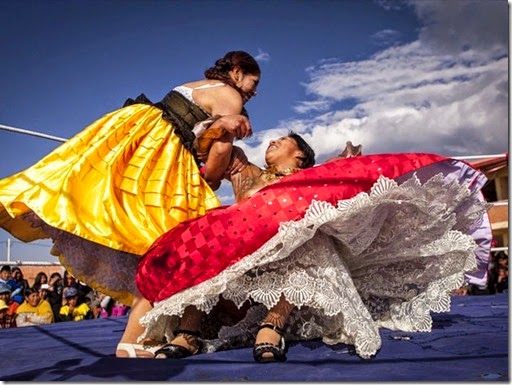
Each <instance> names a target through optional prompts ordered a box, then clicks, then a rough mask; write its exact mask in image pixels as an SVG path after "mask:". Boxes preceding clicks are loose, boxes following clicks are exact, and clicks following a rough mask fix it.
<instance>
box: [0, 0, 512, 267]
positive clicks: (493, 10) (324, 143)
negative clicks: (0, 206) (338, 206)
mask: <svg viewBox="0 0 512 385" xmlns="http://www.w3.org/2000/svg"><path fill="white" fill-rule="evenodd" d="M0 23H1V24H0V25H1V26H2V27H1V28H0V34H1V37H2V38H1V42H2V44H1V49H2V54H3V55H2V56H3V60H2V66H1V71H0V85H1V86H0V124H2V125H6V126H13V127H17V128H22V129H26V130H33V131H37V132H42V133H45V134H48V135H53V136H57V137H62V138H70V137H71V136H73V135H75V134H76V133H78V132H79V131H81V130H82V129H84V128H85V127H86V126H87V125H88V124H90V123H92V122H93V121H94V120H96V119H97V118H99V117H100V116H102V115H104V114H105V113H107V112H109V111H112V110H114V109H117V108H118V107H120V106H121V105H122V104H123V103H124V101H125V100H126V99H127V98H128V97H134V96H137V95H138V94H140V93H141V92H143V93H145V94H146V95H147V96H148V97H149V98H150V99H151V100H153V101H158V100H159V99H160V98H162V97H163V96H164V95H165V94H166V93H167V92H168V91H169V90H170V89H171V88H172V87H173V86H175V85H179V84H181V83H184V82H187V81H191V80H195V79H198V78H201V77H202V75H203V72H204V70H205V69H206V68H208V67H209V66H210V65H211V64H213V62H214V61H215V60H216V59H217V58H219V57H221V56H222V55H223V54H224V53H225V52H227V51H230V50H245V51H247V52H249V53H251V54H252V55H253V56H255V57H256V58H257V59H258V61H259V63H260V66H261V69H262V79H261V83H260V87H259V90H258V96H257V97H256V98H254V99H252V100H251V101H250V102H249V103H248V104H247V109H248V111H249V114H250V117H251V122H252V125H253V129H254V131H255V134H254V135H253V137H252V138H251V139H249V140H248V141H245V142H239V143H237V145H240V146H241V147H242V148H244V150H246V152H247V154H248V156H249V158H250V159H251V160H253V161H254V163H256V164H258V165H263V156H262V154H263V149H264V148H265V147H266V145H267V143H268V141H269V140H270V139H272V138H275V137H278V136H281V135H283V134H286V132H288V130H289V129H293V130H294V131H296V132H299V133H301V134H302V135H303V136H304V138H305V139H306V140H308V142H309V143H311V144H312V146H313V148H314V149H315V151H316V153H317V160H318V161H319V162H321V161H322V160H324V159H326V158H327V157H328V156H331V155H333V154H335V153H336V152H337V151H339V150H341V149H342V148H343V147H344V144H345V142H346V141H347V140H351V141H352V142H353V143H355V144H359V143H361V144H363V152H364V153H382V152H399V151H411V152H436V153H439V154H442V155H448V156H464V155H482V154H498V153H503V152H507V151H508V127H509V121H508V107H509V101H508V95H509V85H508V49H509V30H508V28H509V27H508V24H509V4H508V3H507V1H505V0H479V1H470V0H448V1H439V0H434V1H429V0H419V1H401V0H380V1H369V0H368V1H366V0H354V1H349V0H332V1H327V0H309V1H292V0H279V1H277V0H275V1H270V0H268V1H265V0H246V1H240V0H234V1H231V0H229V1H228V0H226V1H222V0H218V1H213V0H211V1H198V0H188V1H171V0H160V1H155V0H137V1H135V0H128V1H126V0H125V1H121V0H116V1H107V0H103V1H97V0H89V1H85V0H83V1H76V0H66V1H63V0H62V1H54V0H46V1H43V0H39V1H23V0H20V1H11V2H8V1H3V2H1V3H0ZM58 145H59V143H58V142H55V141H51V140H47V139H41V138H36V137H32V136H26V135H22V134H18V133H12V132H7V131H3V130H0V156H1V158H2V161H1V162H0V177H6V176H9V175H11V174H13V173H15V172H18V171H21V170H22V169H24V168H26V167H29V166H30V165H32V164H33V163H35V162H36V161H37V160H39V159H40V158H42V157H43V156H45V155H46V154H48V153H49V152H50V151H51V150H52V149H54V148H55V147H57V146H58ZM218 193H219V196H220V197H221V200H222V201H223V202H224V203H226V204H228V203H231V202H232V199H233V198H232V194H231V191H230V186H229V184H227V183H224V184H223V186H222V187H221V189H220V190H219V191H218ZM7 238H9V235H8V234H7V233H6V232H4V231H0V260H5V259H6V254H7V252H6V240H7ZM48 244H49V242H39V241H38V242H33V243H32V244H29V245H24V244H21V243H19V242H17V241H16V240H14V239H13V240H12V247H11V259H22V260H39V259H43V260H49V261H55V259H54V258H53V257H48V249H49V248H48Z"/></svg>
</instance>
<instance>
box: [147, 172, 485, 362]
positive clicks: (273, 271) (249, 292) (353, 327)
mask: <svg viewBox="0 0 512 385" xmlns="http://www.w3.org/2000/svg"><path fill="white" fill-rule="evenodd" d="M486 210H487V205H486V204H485V203H483V202H482V201H481V200H480V196H479V193H478V192H471V191H470V190H469V189H468V188H467V187H466V186H465V185H463V184H459V183H458V182H457V181H447V180H445V178H443V176H442V175H441V174H439V175H436V176H434V177H432V178H431V179H430V180H428V181H427V182H425V183H424V184H421V182H420V181H419V179H418V178H416V176H412V177H411V178H410V179H409V180H407V181H405V182H404V183H403V184H401V185H398V184H397V183H396V182H395V181H393V180H391V179H387V178H384V177H381V178H380V179H379V180H378V181H377V182H376V183H375V185H374V186H373V187H372V189H371V191H370V192H369V193H361V194H358V195H357V196H355V197H354V198H352V199H348V200H343V201H340V202H338V205H337V206H336V207H335V206H333V205H331V204H329V203H326V202H322V201H313V202H312V204H311V205H310V207H309V209H308V211H307V212H306V215H305V216H304V218H303V219H302V220H299V221H292V222H287V223H282V224H281V226H280V229H279V232H278V233H277V234H276V235H275V236H274V237H273V238H272V239H270V240H269V241H268V242H267V243H266V244H265V245H263V246H262V247H261V248H260V249H259V250H257V251H256V252H255V253H253V254H251V255H248V256H246V257H245V258H243V259H242V260H241V261H239V262H238V263H236V264H235V265H233V266H231V267H229V268H228V269H226V270H224V271H223V272H222V273H221V274H219V275H217V276H216V277H214V278H212V279H210V280H208V281H206V282H203V283H201V284H199V285H197V286H194V287H192V288H190V289H187V290H184V291H182V292H180V293H178V294H176V295H174V296H172V297H170V298H168V299H166V300H164V301H161V302H159V303H158V304H156V305H155V307H154V308H153V309H152V310H151V311H150V312H149V313H147V314H146V315H145V316H144V317H143V318H142V319H141V324H142V325H144V326H146V328H147V329H146V332H145V334H144V336H142V337H141V338H144V337H146V336H150V337H159V338H161V337H162V334H163V333H165V334H166V335H167V338H172V330H170V329H169V328H170V327H174V325H176V323H177V317H179V316H181V315H182V314H183V310H184V308H185V307H186V306H188V305H195V306H197V307H198V308H200V309H201V310H203V311H205V312H206V313H209V312H210V311H211V310H212V308H213V306H215V304H216V303H217V301H218V298H219V296H220V295H222V296H223V297H224V298H225V299H229V300H231V301H233V302H234V303H235V304H236V305H237V306H238V307H241V306H242V305H243V304H244V302H246V301H248V300H252V301H255V302H257V303H260V304H261V305H262V306H261V308H263V307H264V308H270V307H272V306H273V305H275V304H276V303H277V301H278V300H279V298H280V296H281V295H284V296H285V297H286V299H287V300H288V301H289V302H291V303H293V304H295V305H296V306H297V308H296V310H295V311H294V313H293V314H292V316H291V319H290V321H289V323H288V324H289V325H290V326H289V327H288V332H289V334H288V335H287V339H288V340H293V339H302V338H306V339H311V338H322V339H323V341H324V342H325V343H328V344H336V343H346V344H351V345H354V346H355V349H356V352H357V353H358V354H359V355H360V356H361V357H363V358H369V357H371V356H372V355H374V354H375V353H376V352H377V351H378V349H379V348H380V344H381V340H380V336H379V327H386V328H391V329H396V330H404V331H429V330H431V324H432V318H431V316H430V312H431V311H434V312H443V311H449V309H450V292H451V291H452V290H454V289H456V288H458V287H460V286H461V285H462V283H463V274H464V273H465V272H468V271H471V270H473V269H475V267H476V262H475V255H474V250H475V247H476V243H475V241H474V240H473V238H472V237H471V236H470V235H468V234H467V233H468V232H469V231H470V229H472V228H473V227H474V226H476V225H478V221H479V220H481V217H482V215H483V214H484V213H485V212H486ZM264 308H263V309H264ZM264 314H265V311H264V310H261V309H260V307H255V308H254V309H251V311H249V312H248V313H247V317H246V318H245V319H244V320H242V321H241V322H240V323H239V324H237V325H234V326H230V327H224V328H223V329H222V330H221V331H220V333H219V338H218V339H217V340H213V341H210V342H209V344H207V348H206V349H207V350H209V351H211V350H215V349H218V348H220V347H223V348H224V347H234V346H238V345H240V344H243V343H250V342H251V341H252V337H251V335H250V334H251V333H254V332H255V327H256V326H257V321H258V320H261V318H263V317H264ZM258 317H259V318H258Z"/></svg>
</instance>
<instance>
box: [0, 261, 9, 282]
mask: <svg viewBox="0 0 512 385" xmlns="http://www.w3.org/2000/svg"><path fill="white" fill-rule="evenodd" d="M10 279H11V266H9V265H3V266H2V268H1V269H0V283H5V284H6V285H7V281H8V280H10Z"/></svg>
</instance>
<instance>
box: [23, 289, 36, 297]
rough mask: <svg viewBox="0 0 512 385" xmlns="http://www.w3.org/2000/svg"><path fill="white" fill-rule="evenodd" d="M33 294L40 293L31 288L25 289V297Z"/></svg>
mask: <svg viewBox="0 0 512 385" xmlns="http://www.w3.org/2000/svg"><path fill="white" fill-rule="evenodd" d="M33 293H37V294H39V292H38V291H37V290H36V289H34V288H31V287H29V288H28V289H25V291H24V292H23V295H24V296H25V297H28V296H29V295H30V294H33Z"/></svg>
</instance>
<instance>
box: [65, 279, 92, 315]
mask: <svg viewBox="0 0 512 385" xmlns="http://www.w3.org/2000/svg"><path fill="white" fill-rule="evenodd" d="M64 301H65V305H63V306H62V307H61V308H60V312H59V321H81V320H84V319H91V318H93V314H92V311H91V308H90V307H89V305H87V304H86V303H85V302H83V301H82V300H80V299H79V297H78V290H77V289H76V288H74V287H67V288H65V289H64Z"/></svg>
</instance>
